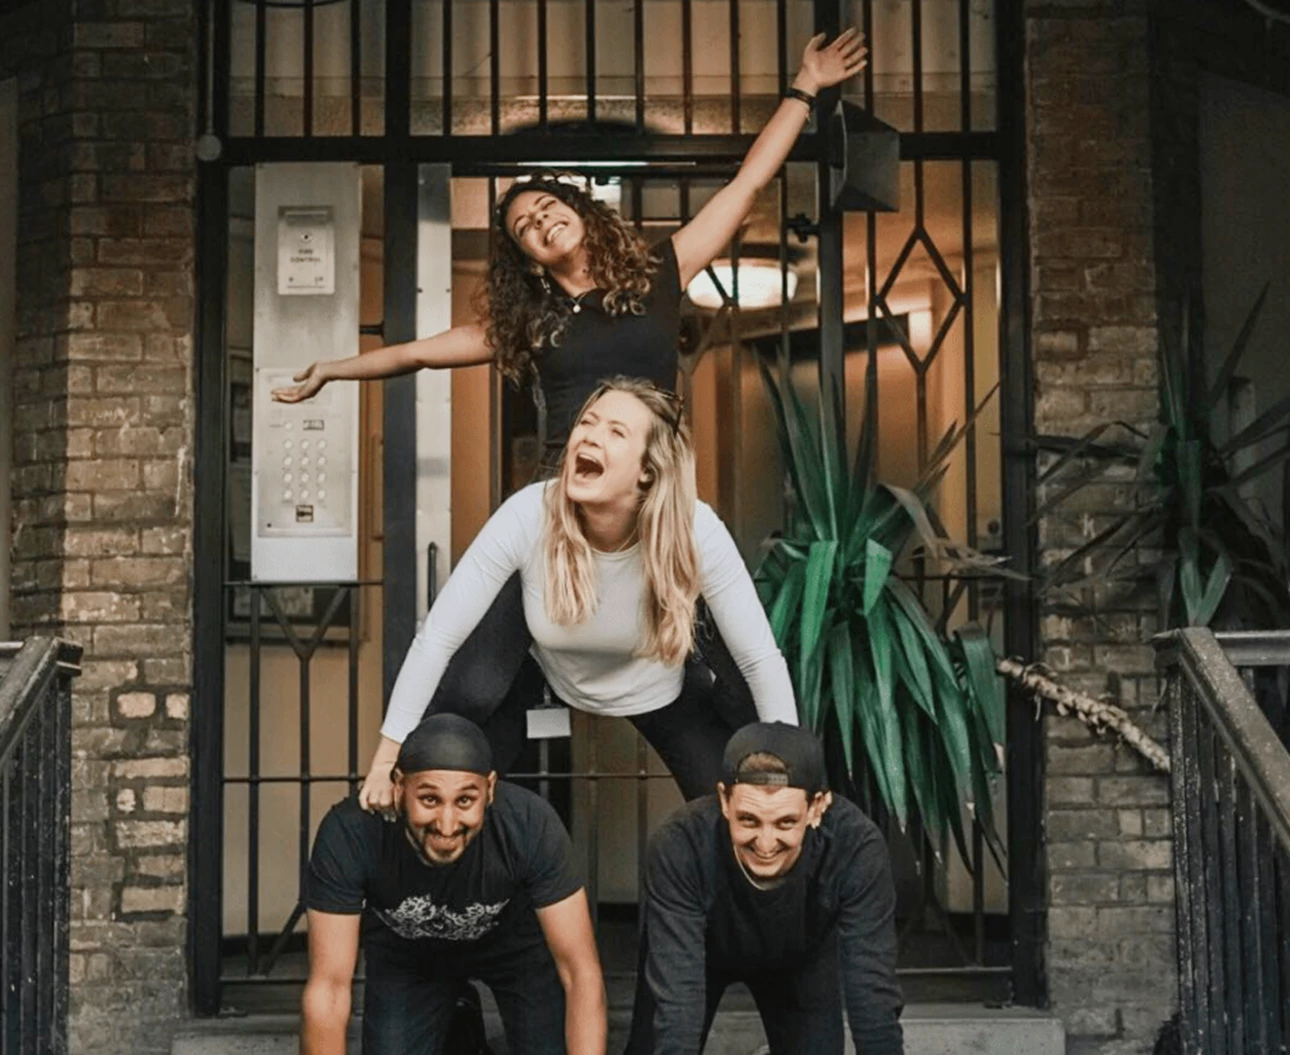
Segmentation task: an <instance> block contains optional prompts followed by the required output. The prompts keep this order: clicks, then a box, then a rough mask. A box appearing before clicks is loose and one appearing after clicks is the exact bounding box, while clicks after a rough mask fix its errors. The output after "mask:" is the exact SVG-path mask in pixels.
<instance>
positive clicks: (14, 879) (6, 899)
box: [0, 637, 81, 1055]
mask: <svg viewBox="0 0 1290 1055" xmlns="http://www.w3.org/2000/svg"><path fill="white" fill-rule="evenodd" d="M80 658H81V650H80V648H79V647H78V646H75V645H71V644H68V643H67V642H63V641H57V640H55V639H53V638H40V637H33V638H31V639H30V640H28V641H27V642H26V643H25V644H23V645H21V646H19V645H16V644H0V1051H3V1052H5V1053H9V1052H13V1053H14V1055H38V1053H39V1055H46V1053H51V1055H65V1053H66V1051H67V1008H68V975H67V960H68V924H69V918H70V897H71V890H70V886H71V863H70V862H71V856H70V854H71V843H70V838H71V834H70V833H71V797H72V790H71V780H72V733H71V711H72V703H71V700H72V693H71V679H72V678H73V677H74V676H76V675H77V674H79V673H80V668H79V666H78V664H79V663H80Z"/></svg>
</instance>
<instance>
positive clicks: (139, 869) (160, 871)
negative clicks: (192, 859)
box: [130, 854, 187, 879]
mask: <svg viewBox="0 0 1290 1055" xmlns="http://www.w3.org/2000/svg"><path fill="white" fill-rule="evenodd" d="M186 871H187V861H186V859H185V858H184V855H183V854H140V855H139V856H138V857H136V858H134V860H133V867H132V868H131V872H130V874H131V875H137V876H148V877H151V878H156V879H179V878H182V877H183V875H184V873H185V872H186Z"/></svg>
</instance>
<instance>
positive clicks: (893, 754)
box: [756, 362, 1004, 866]
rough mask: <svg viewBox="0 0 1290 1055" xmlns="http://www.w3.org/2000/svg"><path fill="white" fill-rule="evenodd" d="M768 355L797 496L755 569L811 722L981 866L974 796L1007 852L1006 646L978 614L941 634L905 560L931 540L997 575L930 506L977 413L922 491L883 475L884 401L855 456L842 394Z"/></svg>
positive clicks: (941, 556)
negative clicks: (1003, 809) (879, 454)
mask: <svg viewBox="0 0 1290 1055" xmlns="http://www.w3.org/2000/svg"><path fill="white" fill-rule="evenodd" d="M761 365H762V376H763V379H764V381H765V383H766V389H767V392H768V393H769V396H770V401H771V404H772V406H773V408H774V411H775V417H776V422H777V425H778V430H779V439H780V444H781V447H782V450H783V455H784V461H785V463H786V465H787V468H788V472H789V475H790V478H791V483H792V487H793V497H794V501H793V503H792V508H791V509H790V513H789V518H788V524H787V526H786V528H785V530H784V531H783V532H782V533H781V534H779V535H777V536H775V537H773V538H772V539H771V540H770V543H769V551H768V553H767V554H766V557H765V558H764V560H763V561H762V563H761V565H760V567H759V568H758V570H757V574H756V581H757V584H758V589H759V592H760V593H761V596H762V600H763V603H764V604H765V606H766V609H767V612H768V614H769V617H770V623H771V627H772V628H773V630H774V633H775V638H776V640H777V641H778V642H779V646H780V648H781V650H782V651H783V652H784V655H785V658H786V659H787V661H788V664H789V670H790V672H791V675H792V678H793V682H794V687H795V689H796V691H797V698H798V707H799V710H800V713H801V719H802V721H803V723H804V724H806V725H809V726H811V727H813V728H814V729H816V730H818V731H820V732H825V731H826V730H827V729H828V728H829V726H830V723H834V724H835V725H836V730H837V733H838V735H839V736H840V738H841V744H842V749H843V754H844V756H845V764H846V767H847V771H848V773H847V775H848V776H851V777H857V776H859V775H860V774H859V772H858V769H859V758H858V756H859V754H860V752H863V757H864V758H865V759H867V762H868V771H869V773H871V774H872V777H873V781H874V784H875V785H876V787H877V789H878V792H879V794H880V796H881V798H882V801H883V802H884V804H885V805H886V807H887V809H888V810H889V812H890V813H891V815H892V816H893V817H894V818H895V819H896V820H897V822H898V823H899V824H900V826H901V827H902V829H903V828H905V826H906V825H907V823H908V821H909V819H910V817H911V815H913V814H914V813H915V812H916V813H917V816H918V817H920V818H921V820H922V822H923V825H924V827H925V829H926V831H927V834H928V837H929V841H930V843H931V845H932V847H933V849H934V850H936V849H937V848H938V847H940V846H941V845H943V844H944V842H945V839H946V837H947V834H949V833H952V834H953V836H954V838H955V841H956V843H957V845H958V847H959V851H960V853H961V855H962V857H963V860H964V861H965V862H966V863H968V864H969V866H970V865H971V860H972V858H971V856H970V855H969V853H968V851H967V843H966V839H965V834H964V830H963V823H962V807H963V804H964V803H965V802H971V803H973V804H974V809H975V816H976V817H977V819H978V820H980V822H981V825H982V829H983V831H984V832H985V835H986V838H987V840H988V842H989V844H990V846H991V848H992V849H993V850H994V851H995V853H996V855H997V856H998V857H999V858H1000V859H1002V856H1003V851H1002V847H1001V845H1000V841H999V839H998V836H997V833H996V831H995V826H994V818H993V812H992V808H991V796H990V791H991V781H992V778H993V776H994V775H996V774H997V773H998V772H999V757H1000V753H1001V749H1000V745H1001V744H1002V743H1003V738H1004V729H1003V726H1004V717H1003V697H1002V691H1001V686H1000V682H999V679H998V678H997V676H996V674H995V669H994V664H995V658H994V653H993V650H992V649H991V647H990V643H989V640H988V639H987V637H986V635H985V633H984V632H983V631H982V630H981V628H980V627H977V626H963V627H959V628H958V629H957V630H955V631H953V632H952V633H949V634H944V633H942V632H940V631H938V629H937V622H936V620H935V619H934V618H932V616H931V615H930V614H929V613H928V611H927V610H926V608H925V607H924V606H923V604H922V602H921V601H920V599H919V597H918V595H917V594H916V593H915V592H914V590H913V589H911V588H910V586H909V585H908V584H907V583H906V582H905V581H904V580H903V579H902V578H901V576H900V574H899V573H898V570H897V569H898V567H899V566H900V562H901V560H902V558H904V557H907V556H909V555H910V554H911V553H913V552H914V551H916V550H918V551H920V553H921V555H922V556H923V557H924V558H925V559H927V560H939V561H942V562H944V563H945V564H946V565H947V566H950V567H954V568H956V569H959V570H962V571H965V572H968V573H972V572H991V573H998V572H999V570H1000V569H999V567H998V561H996V560H993V559H991V558H987V557H985V556H983V555H981V554H978V553H975V552H973V551H971V550H970V549H968V548H967V547H965V546H961V545H958V544H956V543H954V542H952V541H951V540H950V539H949V537H948V536H947V534H946V532H945V531H944V529H943V527H942V526H941V524H940V522H939V520H938V519H937V518H936V516H935V513H934V511H933V510H932V508H931V507H930V505H929V498H930V496H931V494H932V492H933V491H934V490H935V488H936V485H937V484H938V483H939V481H940V480H941V478H942V477H943V476H944V474H945V472H946V470H947V467H948V461H949V457H950V454H951V453H952V452H953V451H954V449H955V447H956V446H957V445H958V443H959V442H960V440H961V439H962V437H963V436H964V435H965V434H966V432H967V429H968V428H970V427H971V422H970V421H969V422H966V423H964V424H963V425H962V426H957V427H955V428H952V429H951V430H950V431H949V432H948V433H947V434H946V435H945V437H944V438H943V439H942V441H941V442H940V444H938V446H937V448H936V450H935V451H934V452H933V454H932V456H931V458H930V460H929V463H928V465H927V468H926V470H925V471H924V473H923V475H922V478H921V479H920V480H919V481H918V482H917V484H915V486H914V487H913V488H912V489H902V488H899V487H894V486H891V485H888V484H883V483H880V482H879V481H878V479H877V473H876V450H877V444H876V439H877V437H876V436H875V434H874V433H875V428H874V424H873V423H874V421H875V419H876V415H875V414H873V413H867V414H866V415H865V417H864V420H863V422H862V424H861V428H860V439H859V443H858V445H857V448H856V452H855V455H854V457H849V456H848V451H847V449H846V438H845V434H844V431H843V427H842V425H841V421H842V415H841V413H840V408H839V406H838V405H837V400H838V399H839V398H840V397H839V396H837V395H836V394H834V395H833V396H830V395H829V394H828V393H825V394H823V395H822V398H821V400H820V407H819V412H818V414H812V413H810V412H808V411H807V409H806V408H805V406H804V405H803V403H802V401H801V399H800V398H799V396H798V394H797V392H796V391H795V390H794V387H793V384H792V380H791V378H790V377H789V373H788V370H787V366H786V364H784V363H782V362H781V364H780V369H779V371H778V377H777V376H776V375H775V373H773V372H772V371H771V370H770V369H769V368H768V367H767V366H766V364H765V363H762V364H761ZM872 381H873V379H872V378H871V383H870V385H869V386H868V392H869V401H870V406H872V404H873V401H874V399H875V397H876V385H875V384H874V383H872Z"/></svg>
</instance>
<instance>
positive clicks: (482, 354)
mask: <svg viewBox="0 0 1290 1055" xmlns="http://www.w3.org/2000/svg"><path fill="white" fill-rule="evenodd" d="M492 358H493V352H492V349H491V348H490V347H489V346H488V337H487V330H486V327H485V326H484V324H483V323H479V322H472V323H470V324H469V325H467V326H454V327H453V328H452V329H451V330H445V331H444V332H443V333H437V334H435V335H434V336H433V337H423V338H422V339H421V340H419V341H408V342H407V343H406V344H390V345H386V346H385V347H384V348H378V349H377V350H376V351H374V352H365V353H363V354H362V355H351V356H350V357H349V358H348V359H331V360H328V361H325V362H320V363H313V364H311V365H309V366H307V367H305V368H304V369H303V370H301V371H300V373H298V374H296V376H295V377H294V378H293V379H292V380H294V381H299V382H300V384H298V385H296V386H295V387H293V388H275V389H274V390H273V398H274V399H276V400H277V401H278V402H279V403H299V402H300V401H301V400H302V399H310V398H312V397H313V396H316V395H317V394H318V390H319V389H320V388H322V386H323V385H325V384H326V383H327V382H328V381H375V380H379V379H380V378H383V377H399V376H400V375H402V374H410V373H412V372H413V371H414V370H422V369H433V368H443V367H453V366H476V365H477V364H479V363H487V362H489V361H490V360H491V359H492Z"/></svg>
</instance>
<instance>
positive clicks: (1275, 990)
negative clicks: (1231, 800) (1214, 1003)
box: [1252, 809, 1290, 1051]
mask: <svg viewBox="0 0 1290 1055" xmlns="http://www.w3.org/2000/svg"><path fill="white" fill-rule="evenodd" d="M1252 820H1253V827H1254V847H1255V849H1254V852H1255V854H1256V857H1257V861H1258V889H1259V893H1260V895H1261V896H1260V897H1259V898H1258V899H1257V901H1256V904H1258V906H1259V933H1260V935H1261V936H1262V944H1263V952H1262V955H1261V956H1260V957H1259V960H1260V962H1259V970H1260V971H1261V972H1262V975H1263V981H1262V986H1261V987H1262V991H1263V1021H1264V1030H1265V1032H1264V1043H1265V1045H1266V1047H1265V1049H1264V1050H1266V1051H1280V1050H1281V1046H1282V1044H1283V1043H1284V1038H1285V1034H1284V1033H1283V1032H1282V1028H1281V1001H1282V989H1281V971H1280V970H1279V969H1278V965H1279V964H1287V963H1290V956H1282V955H1280V951H1281V949H1282V948H1283V946H1282V945H1281V943H1280V942H1278V941H1277V935H1278V934H1280V935H1284V934H1285V931H1284V930H1282V931H1278V930H1277V926H1278V920H1277V901H1278V897H1277V883H1276V844H1275V843H1274V842H1273V840H1272V832H1271V830H1270V828H1269V827H1268V824H1267V821H1266V820H1265V819H1264V817H1263V815H1262V813H1261V812H1260V811H1259V810H1257V809H1255V810H1253V811H1252Z"/></svg>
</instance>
